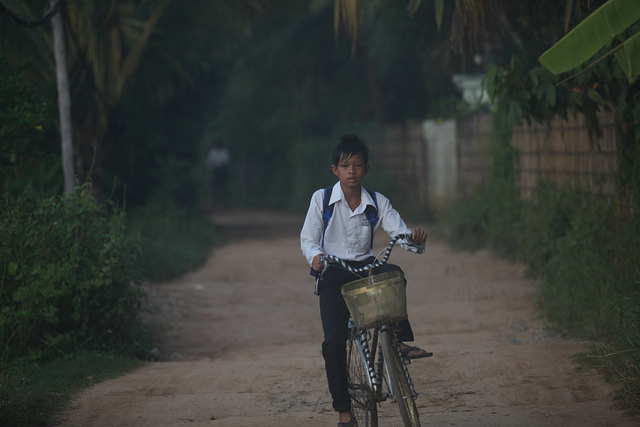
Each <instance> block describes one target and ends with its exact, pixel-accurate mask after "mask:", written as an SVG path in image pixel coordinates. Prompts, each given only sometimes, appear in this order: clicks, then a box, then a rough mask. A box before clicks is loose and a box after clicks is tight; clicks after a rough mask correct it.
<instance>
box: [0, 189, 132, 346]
mask: <svg viewBox="0 0 640 427" xmlns="http://www.w3.org/2000/svg"><path fill="white" fill-rule="evenodd" d="M111 207H112V206H111ZM124 220H125V215H124V213H123V212H122V211H120V210H118V209H115V208H113V210H112V211H111V212H107V211H106V210H105V207H104V206H101V205H99V204H98V203H97V201H96V200H95V199H94V198H93V197H92V196H91V194H90V188H89V187H88V186H86V185H85V186H81V187H79V188H78V189H77V191H76V192H75V193H74V194H72V195H71V196H70V197H66V196H55V197H50V198H47V199H41V200H38V199H36V198H32V197H27V196H22V197H19V198H17V199H14V198H12V197H7V198H5V199H4V200H2V202H1V205H0V301H2V311H1V313H0V348H1V349H2V352H3V353H2V354H3V356H4V357H16V356H22V357H29V358H39V357H43V356H48V355H52V354H57V355H60V354H67V353H69V352H72V351H73V350H74V349H76V348H78V347H84V348H95V349H99V350H102V351H109V352H121V353H133V352H135V351H136V349H137V348H138V344H139V342H138V340H140V339H142V337H143V336H144V333H143V330H142V323H141V321H140V319H139V316H138V315H139V311H140V308H141V303H142V298H143V297H144V292H143V290H142V288H141V287H140V286H139V284H138V283H137V282H136V281H135V279H136V273H135V268H134V267H135V261H136V258H137V256H138V253H139V247H138V245H137V244H136V243H134V242H132V241H131V240H130V239H129V238H127V237H126V235H125V228H124V227H125V222H124Z"/></svg>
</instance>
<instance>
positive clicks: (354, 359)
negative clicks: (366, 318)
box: [347, 334, 378, 427]
mask: <svg viewBox="0 0 640 427" xmlns="http://www.w3.org/2000/svg"><path fill="white" fill-rule="evenodd" d="M358 338H359V337H358V336H355V335H353V334H352V335H350V337H349V343H348V346H347V374H348V376H349V394H350V395H351V412H353V416H354V417H355V418H356V420H358V426H359V427H378V407H377V406H376V402H375V400H374V391H373V390H372V388H371V385H370V381H369V379H368V374H367V365H366V361H365V358H364V354H363V352H362V348H361V345H360V346H359V345H358V342H357V340H358Z"/></svg>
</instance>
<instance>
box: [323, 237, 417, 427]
mask: <svg viewBox="0 0 640 427" xmlns="http://www.w3.org/2000/svg"><path fill="white" fill-rule="evenodd" d="M409 237H411V235H409V234H400V235H397V236H395V237H394V238H393V239H392V240H391V242H390V243H389V245H388V246H387V247H386V249H385V250H384V257H383V258H382V260H381V261H378V259H377V257H376V259H375V261H374V262H372V263H370V264H368V265H366V266H364V267H360V268H352V267H350V266H349V265H348V264H346V263H345V262H344V261H343V260H341V259H340V258H338V257H335V256H333V255H325V256H323V262H324V269H323V271H322V273H324V271H325V270H326V269H327V267H328V264H329V262H334V263H337V264H339V265H340V266H341V267H343V268H345V269H347V270H348V271H350V272H352V273H354V274H356V275H358V276H360V275H359V273H363V272H368V275H366V276H364V277H363V276H360V277H361V278H360V279H358V280H355V281H353V282H350V283H347V284H346V285H344V286H343V287H342V289H341V292H342V296H343V297H344V299H345V301H346V303H347V307H348V308H349V312H350V313H351V319H350V320H349V338H348V344H347V372H348V376H349V393H350V395H351V402H352V408H351V410H352V412H353V415H354V417H355V418H356V419H357V420H358V426H359V427H377V426H378V405H379V404H380V403H381V402H384V401H386V400H387V399H389V400H390V401H391V402H395V403H397V404H398V408H399V410H400V416H401V417H402V421H403V423H404V425H405V426H407V427H419V426H420V420H419V414H418V408H417V407H416V403H415V399H416V398H417V397H418V393H417V392H416V391H415V388H414V386H413V382H412V381H411V376H410V375H409V370H408V369H407V365H408V364H409V363H410V360H408V359H407V360H406V361H405V360H403V357H402V355H401V353H400V347H399V344H398V339H397V337H396V323H397V322H398V321H401V320H404V319H406V318H407V310H406V295H405V289H404V288H405V281H404V275H403V273H402V272H401V271H391V272H386V273H381V274H374V275H372V274H371V272H372V270H373V269H374V268H376V267H379V266H381V265H383V264H385V263H386V262H387V261H388V260H389V256H390V255H391V250H392V249H393V246H394V245H395V244H396V242H397V241H398V240H399V239H401V238H407V239H408V238H409ZM381 253H382V252H381ZM378 256H379V255H378ZM322 273H321V274H322ZM321 274H320V275H321Z"/></svg>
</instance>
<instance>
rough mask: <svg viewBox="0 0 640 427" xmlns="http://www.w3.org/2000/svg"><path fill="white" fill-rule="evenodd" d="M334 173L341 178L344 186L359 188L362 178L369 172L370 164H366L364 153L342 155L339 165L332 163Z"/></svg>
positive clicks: (341, 183)
mask: <svg viewBox="0 0 640 427" xmlns="http://www.w3.org/2000/svg"><path fill="white" fill-rule="evenodd" d="M331 170H332V171H333V174H334V175H335V176H337V177H338V179H339V180H340V185H341V186H342V188H343V189H344V188H359V187H360V184H361V183H362V179H363V178H364V176H365V175H366V174H367V172H369V165H368V164H365V162H364V160H363V159H362V154H354V155H352V156H349V157H345V155H344V154H343V155H342V157H340V161H339V162H338V165H337V166H336V165H331Z"/></svg>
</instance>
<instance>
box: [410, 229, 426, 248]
mask: <svg viewBox="0 0 640 427" xmlns="http://www.w3.org/2000/svg"><path fill="white" fill-rule="evenodd" d="M410 240H411V242H412V243H414V244H416V245H423V244H424V243H425V242H426V241H427V232H426V231H424V230H422V229H420V228H414V229H413V230H411V239H410Z"/></svg>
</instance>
